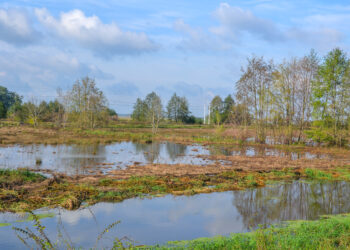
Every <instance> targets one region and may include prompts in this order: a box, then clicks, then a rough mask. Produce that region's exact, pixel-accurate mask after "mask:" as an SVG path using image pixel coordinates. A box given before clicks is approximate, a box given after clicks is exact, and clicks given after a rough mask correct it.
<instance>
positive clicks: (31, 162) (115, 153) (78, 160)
mask: <svg viewBox="0 0 350 250" xmlns="http://www.w3.org/2000/svg"><path fill="white" fill-rule="evenodd" d="M208 155H243V156H278V157H288V158H289V159H291V160H295V159H299V158H308V159H314V158H331V156H330V155H326V154H313V153H310V152H287V151H283V150H281V149H276V148H271V147H263V146H261V147H258V146H256V147H253V146H248V147H247V146H245V147H239V146H231V147H224V146H216V145H211V146H201V145H183V144H177V143H172V142H154V143H151V144H142V143H137V142H120V143H113V144H108V145H103V144H99V145H65V144H60V145H40V144H39V145H36V144H33V145H15V146H2V147H0V168H10V169H14V168H31V169H38V170H40V169H49V170H52V171H55V172H62V173H66V174H68V175H83V174H94V173H107V172H109V171H111V170H114V169H124V168H126V167H127V166H128V165H133V164H137V165H145V164H150V163H159V164H192V165H202V166H204V165H209V164H216V163H218V164H222V165H225V164H230V162H228V161H223V160H217V161H216V160H210V159H205V157H201V156H208Z"/></svg>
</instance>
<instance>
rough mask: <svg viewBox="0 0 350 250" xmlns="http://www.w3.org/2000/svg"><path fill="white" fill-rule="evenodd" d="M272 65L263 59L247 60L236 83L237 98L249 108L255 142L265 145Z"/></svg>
mask: <svg viewBox="0 0 350 250" xmlns="http://www.w3.org/2000/svg"><path fill="white" fill-rule="evenodd" d="M273 70H274V65H273V63H272V62H266V61H265V60H264V59H263V57H256V56H252V57H251V58H248V65H247V67H246V68H245V69H243V68H242V73H243V74H242V76H241V78H240V79H239V80H238V81H237V82H236V89H237V98H238V99H239V100H240V101H241V103H244V104H245V105H247V107H249V110H250V112H251V113H252V116H253V118H254V124H255V128H256V140H257V141H258V142H260V143H265V140H266V128H267V125H268V121H269V118H270V108H271V106H270V101H271V92H270V91H271V86H272V79H273V78H272V73H273Z"/></svg>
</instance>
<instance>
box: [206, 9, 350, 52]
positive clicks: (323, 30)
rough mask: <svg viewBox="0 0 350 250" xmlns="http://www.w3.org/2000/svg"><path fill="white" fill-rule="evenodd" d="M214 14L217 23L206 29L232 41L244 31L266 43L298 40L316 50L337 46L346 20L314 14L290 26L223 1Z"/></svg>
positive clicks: (347, 18) (347, 16)
mask: <svg viewBox="0 0 350 250" xmlns="http://www.w3.org/2000/svg"><path fill="white" fill-rule="evenodd" d="M214 17H216V18H217V19H218V20H219V23H220V25H219V26H217V27H213V28H211V29H210V30H211V31H212V32H213V33H214V34H216V35H218V36H219V37H222V38H224V39H228V40H230V41H233V42H237V41H240V40H242V37H243V36H244V35H247V34H248V35H250V36H251V37H253V38H260V39H261V40H264V41H267V42H270V43H275V42H283V43H287V42H298V43H301V44H303V45H304V44H308V45H311V46H312V47H316V48H319V49H329V48H331V47H334V46H338V44H339V43H340V42H341V40H342V39H343V38H344V34H343V32H342V30H341V27H342V26H344V24H345V23H348V22H346V21H348V20H350V16H349V15H326V16H323V15H314V16H309V17H306V18H302V19H298V20H293V19H292V21H294V25H289V26H288V25H286V24H284V25H280V24H278V23H276V22H273V21H270V20H267V19H264V18H260V17H258V16H256V15H254V13H252V12H251V11H249V10H243V9H241V8H239V7H236V6H230V5H229V4H227V3H221V4H220V6H219V7H218V9H216V11H215V12H214ZM343 30H344V29H343Z"/></svg>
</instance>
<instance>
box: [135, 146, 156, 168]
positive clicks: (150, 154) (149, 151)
mask: <svg viewBox="0 0 350 250" xmlns="http://www.w3.org/2000/svg"><path fill="white" fill-rule="evenodd" d="M134 146H135V151H136V153H143V155H144V157H145V159H146V161H147V162H148V163H155V162H156V161H157V160H158V158H159V155H160V150H161V144H160V143H151V144H141V143H135V144H134Z"/></svg>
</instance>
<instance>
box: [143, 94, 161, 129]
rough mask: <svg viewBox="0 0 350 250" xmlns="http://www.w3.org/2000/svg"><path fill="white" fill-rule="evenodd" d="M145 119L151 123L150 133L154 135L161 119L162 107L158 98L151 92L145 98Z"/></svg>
mask: <svg viewBox="0 0 350 250" xmlns="http://www.w3.org/2000/svg"><path fill="white" fill-rule="evenodd" d="M145 103H146V105H147V119H148V120H149V121H151V124H152V133H153V134H156V133H157V131H158V126H159V122H160V120H161V119H162V118H163V106H162V101H161V99H160V97H159V96H158V95H157V94H156V93H155V92H152V93H150V94H148V95H147V96H146V99H145Z"/></svg>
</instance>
